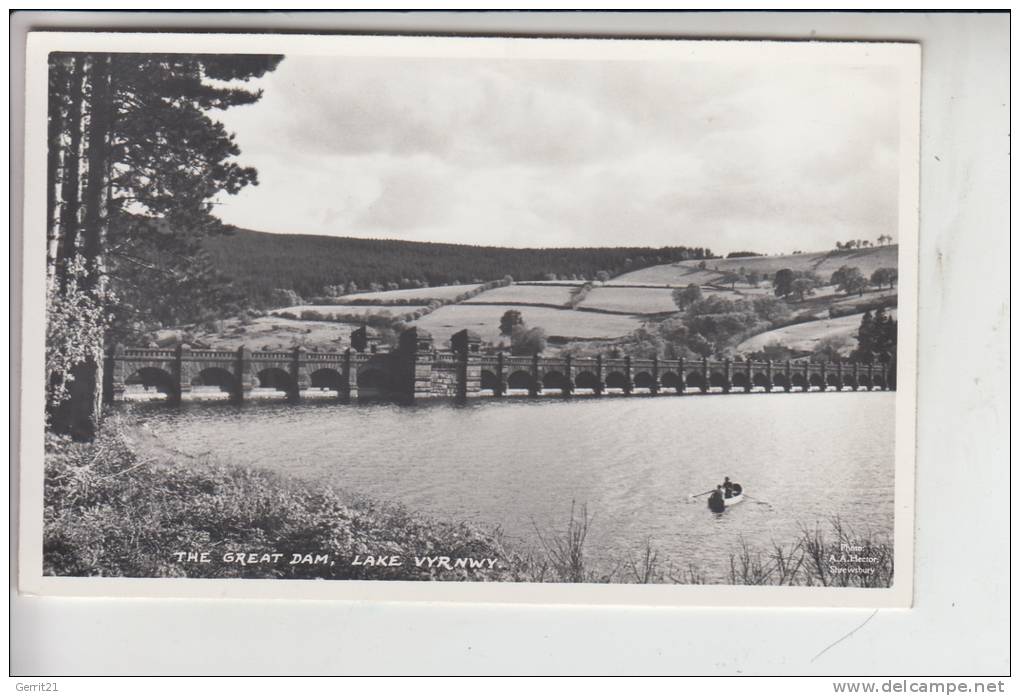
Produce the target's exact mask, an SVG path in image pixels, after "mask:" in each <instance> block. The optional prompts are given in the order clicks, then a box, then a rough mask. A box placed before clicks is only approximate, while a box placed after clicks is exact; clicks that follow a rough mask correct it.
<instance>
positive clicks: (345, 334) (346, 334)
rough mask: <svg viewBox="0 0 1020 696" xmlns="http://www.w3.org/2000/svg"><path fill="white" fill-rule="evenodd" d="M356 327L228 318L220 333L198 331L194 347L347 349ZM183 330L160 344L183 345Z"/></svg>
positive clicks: (161, 336)
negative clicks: (247, 320) (245, 320)
mask: <svg viewBox="0 0 1020 696" xmlns="http://www.w3.org/2000/svg"><path fill="white" fill-rule="evenodd" d="M356 328H358V327H357V326H356V325H354V324H339V323H336V322H331V321H293V320H289V319H281V318H278V317H272V316H268V317H259V318H258V319H254V320H251V321H249V322H241V321H240V320H239V319H236V318H235V319H227V320H224V321H222V322H218V326H217V328H216V330H206V329H203V330H195V331H192V332H191V335H190V339H189V340H190V342H191V345H192V347H194V348H214V349H228V350H236V349H237V348H240V347H241V346H248V347H249V348H251V349H252V350H288V349H290V348H296V347H297V346H305V347H306V348H314V349H316V350H324V351H325V350H329V351H333V350H341V351H342V350H344V349H345V348H347V347H348V346H350V344H351V331H353V330H354V329H356ZM181 339H182V334H181V332H179V331H172V330H165V331H161V332H160V333H159V335H158V337H157V340H158V342H159V344H160V345H163V344H166V345H176V344H177V343H180V342H183V341H182V340H181Z"/></svg>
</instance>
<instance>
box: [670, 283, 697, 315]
mask: <svg viewBox="0 0 1020 696" xmlns="http://www.w3.org/2000/svg"><path fill="white" fill-rule="evenodd" d="M701 296H702V295H701V287H700V286H699V285H696V284H695V283H690V284H689V285H688V286H687V287H685V288H677V289H676V290H674V291H673V302H674V303H676V306H677V308H678V309H681V310H683V309H687V307H689V306H690V305H692V304H694V303H695V302H697V301H698V300H700V299H701Z"/></svg>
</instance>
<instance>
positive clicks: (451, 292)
mask: <svg viewBox="0 0 1020 696" xmlns="http://www.w3.org/2000/svg"><path fill="white" fill-rule="evenodd" d="M477 287H479V284H478V283H471V284H467V285H440V286H437V287H434V288H408V289H405V290H380V291H377V292H358V293H355V294H353V295H344V296H343V297H338V298H336V300H337V304H341V305H342V304H346V303H350V302H358V301H364V300H373V301H374V300H378V301H381V302H384V303H385V302H397V301H401V302H403V301H410V300H414V301H418V302H421V303H422V304H428V301H429V300H452V299H454V298H455V297H457V296H458V295H463V294H464V293H465V292H470V291H472V290H474V289H475V288H477Z"/></svg>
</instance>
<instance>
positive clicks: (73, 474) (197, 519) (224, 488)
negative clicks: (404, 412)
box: [43, 422, 520, 580]
mask: <svg viewBox="0 0 1020 696" xmlns="http://www.w3.org/2000/svg"><path fill="white" fill-rule="evenodd" d="M44 505H45V507H44V540H43V568H44V572H45V573H46V574H49V575H71V576H118V577H174V576H178V577H180V576H187V577H206V578H227V577H248V578H332V579H357V578H365V577H371V578H373V579H393V580H429V579H444V580H454V579H481V580H513V579H519V578H518V577H517V576H515V575H514V573H515V572H516V571H514V570H512V569H514V568H516V567H518V566H519V565H520V564H519V563H518V560H517V559H516V557H514V556H512V555H510V554H508V553H506V552H505V551H504V550H503V546H502V543H501V540H500V539H499V537H498V535H496V534H486V533H483V532H482V531H480V530H478V529H476V528H474V527H471V526H469V525H466V524H455V523H447V522H441V521H436V520H433V519H431V518H428V517H425V516H422V515H416V514H412V513H410V512H408V511H407V510H405V509H404V508H402V507H400V506H397V505H389V504H381V503H376V502H364V503H354V504H349V503H345V502H344V501H343V500H342V499H341V496H340V494H339V492H338V491H336V490H334V489H332V488H330V487H322V486H315V485H313V484H311V483H306V482H304V481H300V480H296V479H291V478H288V477H284V476H280V475H276V474H274V473H272V472H268V471H264V470H260V469H250V468H244V467H238V466H229V465H222V464H216V463H214V462H208V461H206V462H188V463H184V464H182V463H179V462H172V461H169V460H167V459H163V458H160V457H152V458H142V457H140V456H139V455H138V454H137V453H136V452H135V451H134V448H133V446H132V444H131V443H130V442H129V440H128V438H127V437H126V435H125V431H124V429H123V427H122V426H121V425H120V424H119V423H116V422H108V423H107V427H106V428H104V431H103V433H102V434H101V435H100V436H99V437H98V438H97V440H96V441H95V442H93V443H89V444H80V443H72V442H70V441H69V440H65V439H56V438H53V439H51V440H50V441H49V443H48V452H47V457H46V485H45V494H44ZM179 551H180V552H188V551H210V552H212V553H211V554H210V555H211V557H212V559H213V560H212V562H210V563H187V562H185V563H182V562H178V560H177V558H176V557H175V555H174V554H175V553H176V552H179ZM227 552H234V553H242V552H243V553H258V554H262V553H267V554H272V553H275V552H279V553H282V557H281V558H280V559H279V561H278V562H275V563H258V564H253V565H240V564H238V563H224V562H222V560H221V559H222V557H223V555H224V554H225V553H227ZM293 553H300V554H306V553H307V554H329V558H330V560H331V562H332V564H331V565H330V564H317V565H291V564H290V560H291V554H293ZM357 554H363V555H367V554H373V555H397V556H403V557H404V565H402V566H399V567H367V568H366V567H365V566H356V565H352V564H351V561H352V560H353V559H354V557H355V555H357ZM415 555H419V556H421V555H431V556H449V557H450V558H457V557H472V558H498V559H499V563H498V564H497V565H496V569H495V570H494V571H486V572H484V573H481V572H473V571H468V570H465V569H455V570H448V569H443V568H433V569H429V568H428V567H421V568H419V567H416V566H415V565H414V563H413V561H412V559H413V557H414V556H415Z"/></svg>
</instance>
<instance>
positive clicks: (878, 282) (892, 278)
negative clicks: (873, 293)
mask: <svg viewBox="0 0 1020 696" xmlns="http://www.w3.org/2000/svg"><path fill="white" fill-rule="evenodd" d="M898 279H899V272H898V271H897V270H896V269H895V268H876V269H875V272H874V273H872V274H871V284H872V285H874V286H876V287H878V288H881V287H882V286H883V285H888V286H889V288H890V289H891V288H893V287H895V285H896V281H897V280H898Z"/></svg>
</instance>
